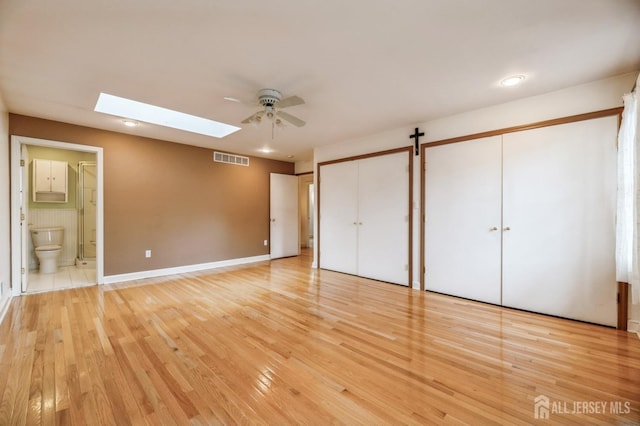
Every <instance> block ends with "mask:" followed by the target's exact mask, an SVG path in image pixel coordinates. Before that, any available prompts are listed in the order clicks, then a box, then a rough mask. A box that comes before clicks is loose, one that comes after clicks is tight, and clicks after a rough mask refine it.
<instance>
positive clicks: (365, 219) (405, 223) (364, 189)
mask: <svg viewBox="0 0 640 426" xmlns="http://www.w3.org/2000/svg"><path fill="white" fill-rule="evenodd" d="M357 228H358V261H357V263H358V275H360V276H363V277H367V278H373V279H377V280H381V281H387V282H391V283H395V284H401V285H405V286H407V285H409V155H408V154H407V153H406V152H399V153H396V154H389V155H380V156H376V157H370V158H366V159H362V160H359V161H358V225H357Z"/></svg>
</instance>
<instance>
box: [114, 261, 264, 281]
mask: <svg viewBox="0 0 640 426" xmlns="http://www.w3.org/2000/svg"><path fill="white" fill-rule="evenodd" d="M270 259H271V257H269V255H268V254H265V255H261V256H253V257H243V258H239V259H229V260H221V261H219V262H209V263H199V264H197V265H186V266H176V267H174V268H163V269H153V270H151V271H140V272H132V273H129V274H119V275H107V276H105V277H104V284H114V283H121V282H125V281H133V280H141V279H144V278H156V277H163V276H166V275H174V274H183V273H186V272H196V271H203V270H205V269H217V268H224V267H226V266H235V265H244V264H247V263H256V262H264V261H267V260H270Z"/></svg>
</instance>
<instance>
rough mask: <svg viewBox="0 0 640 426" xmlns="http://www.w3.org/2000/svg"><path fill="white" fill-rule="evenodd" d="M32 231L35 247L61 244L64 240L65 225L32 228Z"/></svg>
mask: <svg viewBox="0 0 640 426" xmlns="http://www.w3.org/2000/svg"><path fill="white" fill-rule="evenodd" d="M30 231H31V240H32V241H33V246H34V247H42V246H61V245H62V242H63V240H64V227H62V226H50V227H41V228H31V229H30Z"/></svg>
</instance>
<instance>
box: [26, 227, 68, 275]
mask: <svg viewBox="0 0 640 426" xmlns="http://www.w3.org/2000/svg"><path fill="white" fill-rule="evenodd" d="M30 231H31V241H33V247H34V248H35V252H36V257H37V258H38V261H39V262H40V273H41V274H53V273H54V272H56V271H57V270H58V257H59V256H60V253H61V252H62V242H63V240H64V227H62V226H50V227H42V228H31V229H30Z"/></svg>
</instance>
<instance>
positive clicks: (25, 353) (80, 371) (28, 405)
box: [0, 256, 640, 425]
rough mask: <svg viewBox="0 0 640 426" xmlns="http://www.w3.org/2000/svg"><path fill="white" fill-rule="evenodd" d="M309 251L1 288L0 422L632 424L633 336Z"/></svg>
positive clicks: (638, 353) (639, 404) (638, 393)
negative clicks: (107, 279) (163, 273)
mask: <svg viewBox="0 0 640 426" xmlns="http://www.w3.org/2000/svg"><path fill="white" fill-rule="evenodd" d="M309 263H310V262H309V258H308V256H301V257H298V258H290V259H282V260H277V261H273V262H271V263H262V264H258V265H253V266H247V267H237V268H234V269H226V270H218V271H208V272H201V273H194V274H184V275H180V276H173V277H169V278H163V279H154V280H148V281H146V282H136V283H129V284H120V285H110V286H102V287H96V286H94V287H84V288H77V289H72V290H67V291H59V292H51V293H42V294H34V295H28V296H23V297H19V298H15V299H14V300H13V301H12V306H11V309H10V311H9V313H8V315H7V317H6V318H5V320H4V322H3V324H2V325H1V326H0V425H14V424H39V423H41V424H117V425H126V424H190V423H191V424H235V423H242V424H273V425H283V424H318V425H325V424H331V423H338V424H366V425H380V424H401V423H402V424H439V423H456V424H460V423H466V424H473V425H477V424H529V423H535V422H537V421H538V420H536V419H535V418H534V398H536V397H538V396H539V395H544V396H546V397H548V398H549V400H550V405H549V409H550V411H551V413H550V419H549V421H543V423H544V424H550V423H567V424H582V425H584V424H612V423H618V424H639V423H640V411H639V410H640V340H639V339H638V338H637V337H636V335H635V334H628V333H625V332H620V331H616V330H613V329H609V328H604V327H599V326H594V325H589V324H583V323H578V322H573V321H568V320H561V319H556V318H550V317H545V316H540V315H535V314H529V313H523V312H518V311H512V310H509V309H504V308H499V307H495V306H489V305H484V304H481V303H473V302H469V301H465V300H461V299H456V298H452V297H447V296H442V295H435V294H429V293H423V292H419V291H411V290H408V289H406V288H404V287H399V286H395V285H391V284H385V283H380V282H375V281H370V280H366V279H360V278H356V277H352V276H348V275H342V274H338V273H333V272H329V271H317V270H312V269H310V267H309ZM583 402H599V403H600V404H602V403H607V405H606V407H605V408H604V410H603V411H604V413H603V414H593V415H585V414H578V413H574V412H573V410H574V409H576V407H577V408H578V409H581V410H583V411H584V409H587V408H588V406H587V405H584V406H583ZM561 404H563V405H561ZM591 407H592V409H593V410H592V411H595V410H596V408H597V409H598V410H600V408H599V407H601V405H599V406H598V407H596V406H595V405H591ZM612 407H615V408H616V410H617V411H618V412H621V414H615V413H612ZM560 408H562V409H563V410H565V411H571V412H568V413H560V412H559V409H560ZM554 409H555V411H554ZM616 410H614V411H616ZM627 411H628V412H627Z"/></svg>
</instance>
